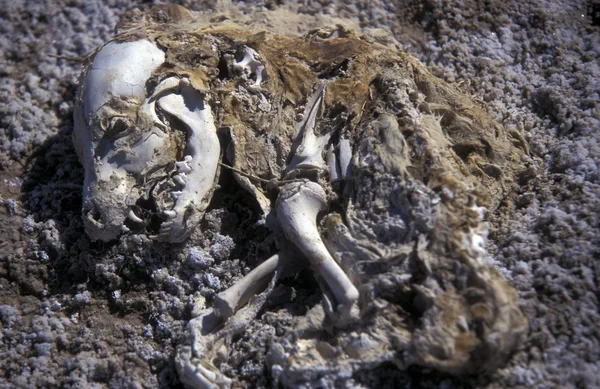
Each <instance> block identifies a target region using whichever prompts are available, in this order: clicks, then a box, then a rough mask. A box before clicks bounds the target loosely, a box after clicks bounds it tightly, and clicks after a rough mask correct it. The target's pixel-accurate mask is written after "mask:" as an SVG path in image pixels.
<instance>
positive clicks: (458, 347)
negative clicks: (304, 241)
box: [115, 6, 527, 386]
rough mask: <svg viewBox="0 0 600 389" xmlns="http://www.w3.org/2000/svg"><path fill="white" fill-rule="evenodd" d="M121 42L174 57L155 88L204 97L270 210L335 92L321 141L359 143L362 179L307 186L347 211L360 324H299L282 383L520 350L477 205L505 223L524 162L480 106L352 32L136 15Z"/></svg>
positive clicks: (478, 359) (233, 156) (337, 246)
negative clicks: (249, 66)
mask: <svg viewBox="0 0 600 389" xmlns="http://www.w3.org/2000/svg"><path fill="white" fill-rule="evenodd" d="M119 31H120V34H119V35H118V36H117V38H115V39H116V40H117V41H122V42H125V41H136V40H139V39H147V40H149V41H150V42H154V43H155V44H156V45H157V46H158V47H159V48H160V49H161V50H163V51H164V52H165V58H166V59H165V62H164V63H163V64H162V65H161V66H160V67H159V68H158V69H157V70H156V71H155V72H154V73H153V75H152V78H151V79H150V81H149V83H148V84H149V86H150V85H156V84H158V82H160V81H161V80H163V79H165V78H166V77H169V76H173V75H176V76H179V77H187V78H189V80H190V82H191V84H192V86H193V87H194V88H195V89H196V90H198V91H201V92H202V93H205V95H206V102H207V103H208V104H210V106H211V107H212V111H213V112H214V116H215V119H216V126H217V128H218V129H219V131H220V132H222V133H224V134H228V135H229V138H230V144H229V145H228V147H227V153H226V160H227V161H228V162H229V163H230V165H231V166H232V167H233V168H234V169H235V170H234V172H235V173H234V175H235V176H236V178H237V179H238V181H239V182H240V184H241V185H242V187H244V188H245V189H247V190H249V191H250V192H251V193H254V194H255V196H256V197H257V200H258V201H259V202H261V207H262V208H263V209H264V210H265V212H268V211H269V207H270V205H273V204H274V200H275V198H276V196H277V190H276V188H275V189H274V188H273V184H275V186H277V182H279V181H282V180H285V179H286V169H287V168H288V164H289V163H290V153H291V152H292V150H293V148H294V140H295V136H296V132H297V123H298V122H299V121H301V117H302V115H306V114H307V112H304V108H305V105H306V104H307V101H309V99H310V98H311V96H312V95H313V93H314V91H315V90H317V89H318V88H319V87H320V86H321V85H323V84H325V90H324V103H323V109H322V111H321V112H320V114H319V115H318V118H317V121H316V127H315V134H317V135H324V134H328V133H332V136H331V140H330V142H329V144H331V145H332V148H333V149H334V150H335V152H336V153H340V148H341V146H340V140H341V139H347V140H348V141H349V144H350V148H351V151H352V153H351V160H350V172H351V176H350V177H348V178H347V179H345V180H342V181H341V182H337V183H331V182H330V181H329V180H328V175H327V172H326V171H323V170H319V169H317V171H315V172H314V176H313V177H311V178H312V179H313V180H316V181H317V182H318V183H319V184H320V185H321V186H323V187H324V188H325V190H326V192H327V198H328V199H329V201H330V209H337V210H339V212H337V213H333V212H330V213H328V214H326V215H325V216H324V217H323V218H322V220H321V223H320V229H321V234H322V236H323V237H324V240H325V242H326V244H327V248H328V249H329V251H330V253H331V254H332V256H333V257H334V258H335V259H336V260H337V261H338V263H340V265H341V266H342V268H343V269H344V270H345V271H346V273H347V274H348V275H349V276H350V278H351V279H352V282H353V283H354V285H355V286H356V287H357V288H358V289H359V292H360V296H361V297H360V303H359V305H360V311H361V314H360V317H359V318H357V319H356V320H355V321H352V322H349V323H345V324H344V325H340V324H339V323H337V324H335V323H330V321H331V320H332V319H331V318H329V317H328V316H327V315H325V313H324V312H323V309H322V308H321V306H318V307H316V308H315V309H313V310H311V311H310V312H309V313H308V314H307V315H306V317H300V318H298V320H297V323H296V329H295V331H293V332H292V333H290V334H289V335H288V337H289V338H290V339H292V340H294V341H292V342H285V343H281V344H276V345H274V346H273V348H272V350H271V353H270V359H269V363H270V364H271V366H272V367H274V366H279V367H280V368H281V371H283V373H282V374H280V378H279V379H280V380H281V382H282V383H283V384H285V385H289V386H296V385H299V384H301V383H302V384H307V385H310V383H311V382H315V384H316V381H317V380H318V379H320V378H323V377H335V376H336V375H337V376H338V377H344V376H351V374H352V373H353V372H355V371H356V370H358V369H363V368H368V367H373V366H376V365H378V364H381V363H383V362H393V363H395V364H396V365H397V366H399V367H400V368H406V367H408V366H409V365H411V364H418V365H423V366H428V367H433V368H436V369H439V370H441V371H445V372H450V373H465V372H478V371H487V370H493V369H495V368H496V367H498V366H500V365H502V364H503V363H504V362H505V360H506V359H507V357H508V356H509V355H510V353H511V352H513V351H514V350H515V349H516V347H517V346H518V345H519V344H520V343H522V342H523V340H524V338H525V334H526V331H527V321H526V319H525V318H524V317H523V314H522V313H521V311H520V310H519V308H518V301H517V297H516V294H515V292H514V290H513V289H512V288H511V287H510V286H509V285H508V284H507V283H506V282H505V281H504V280H503V279H502V278H501V277H500V276H499V275H498V274H497V272H496V271H495V270H494V269H493V268H491V267H490V265H489V264H488V263H487V262H488V259H489V258H488V255H487V254H486V252H485V248H484V247H483V245H484V244H485V239H486V236H487V225H486V223H484V222H483V221H482V215H481V208H480V207H486V208H487V210H488V212H494V210H496V209H497V208H498V207H499V205H500V204H501V203H502V202H503V201H506V199H507V198H509V197H510V196H511V193H512V191H513V188H514V187H515V185H517V183H516V180H517V178H518V177H519V175H520V174H523V173H524V172H525V171H526V166H525V163H524V162H523V161H525V160H526V153H527V151H526V146H525V145H524V143H523V141H522V138H520V136H519V135H518V134H509V133H507V132H506V131H505V130H504V129H503V128H502V127H501V126H500V125H499V124H498V123H497V122H495V121H494V120H493V119H492V117H491V116H490V115H489V114H488V112H487V111H486V107H485V106H484V105H483V104H482V103H480V102H477V101H475V100H474V99H473V98H471V97H470V96H467V95H465V94H464V93H463V92H461V91H459V90H458V89H457V88H455V87H454V86H451V85H448V84H447V83H445V82H443V81H442V80H440V79H438V78H436V77H434V76H433V75H431V74H430V73H429V72H428V71H427V69H426V68H425V67H424V66H423V65H422V64H421V63H420V62H419V61H418V60H416V59H415V58H413V57H412V56H410V55H409V54H407V53H404V52H399V51H396V50H394V49H391V48H388V47H386V46H383V45H381V44H378V43H377V42H375V41H374V40H373V39H371V38H369V37H366V36H361V35H359V34H357V33H356V32H354V31H351V30H348V29H346V28H344V27H341V26H337V27H330V28H321V29H317V30H314V31H311V32H310V33H308V34H307V35H306V36H304V37H284V36H279V35H275V34H272V33H270V32H268V31H260V32H256V31H250V30H247V29H244V28H242V27H240V26H238V25H236V24H234V23H232V22H223V23H218V24H211V23H209V22H207V21H206V20H201V19H199V18H196V17H195V16H194V15H193V14H191V13H189V12H188V11H186V10H184V9H182V8H181V7H176V6H162V7H155V8H154V9H153V10H151V11H149V12H147V13H143V14H142V13H137V14H132V15H129V16H128V17H126V18H124V19H123V20H122V22H121V24H120V26H119ZM246 48H251V49H253V50H254V51H255V52H256V53H258V58H256V60H257V61H259V62H260V63H261V64H262V65H264V71H263V72H261V74H260V75H258V74H256V73H254V74H253V73H249V74H247V73H244V72H243V71H241V70H240V69H239V68H236V66H234V65H235V63H236V61H238V62H239V61H241V58H242V56H243V53H244V50H245V49H246ZM259 76H260V77H261V79H260V84H259V85H258V86H256V84H258V81H259V78H257V77H259ZM340 158H341V155H340ZM326 213H327V212H326ZM315 323H316V324H315ZM319 325H320V327H319ZM315 326H317V328H315ZM331 326H333V327H331ZM331 328H334V329H333V330H332V329H331ZM332 379H333V378H332Z"/></svg>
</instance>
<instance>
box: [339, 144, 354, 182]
mask: <svg viewBox="0 0 600 389" xmlns="http://www.w3.org/2000/svg"><path fill="white" fill-rule="evenodd" d="M339 148H340V172H341V173H342V178H344V179H346V178H348V177H349V176H350V168H351V167H350V161H351V160H352V147H350V141H349V140H348V139H346V138H341V139H340V144H339Z"/></svg>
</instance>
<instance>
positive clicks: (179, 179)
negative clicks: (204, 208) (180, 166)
mask: <svg viewBox="0 0 600 389" xmlns="http://www.w3.org/2000/svg"><path fill="white" fill-rule="evenodd" d="M185 178H186V176H185V173H179V174H177V175H175V176H174V177H173V181H175V182H176V183H178V184H179V185H182V186H185Z"/></svg>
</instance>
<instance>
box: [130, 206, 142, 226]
mask: <svg viewBox="0 0 600 389" xmlns="http://www.w3.org/2000/svg"><path fill="white" fill-rule="evenodd" d="M127 217H128V218H129V219H130V220H132V221H134V222H136V223H143V222H144V220H143V219H141V218H140V217H139V216H138V215H136V214H135V212H133V209H132V210H130V211H129V213H128V214H127Z"/></svg>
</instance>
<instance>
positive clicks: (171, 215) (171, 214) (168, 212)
mask: <svg viewBox="0 0 600 389" xmlns="http://www.w3.org/2000/svg"><path fill="white" fill-rule="evenodd" d="M163 214H164V215H165V216H166V217H167V218H169V219H175V217H177V212H175V211H173V210H172V209H171V210H166V211H163Z"/></svg>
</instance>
